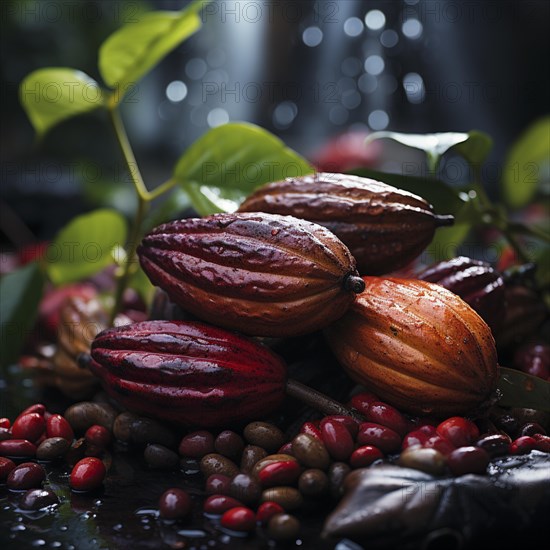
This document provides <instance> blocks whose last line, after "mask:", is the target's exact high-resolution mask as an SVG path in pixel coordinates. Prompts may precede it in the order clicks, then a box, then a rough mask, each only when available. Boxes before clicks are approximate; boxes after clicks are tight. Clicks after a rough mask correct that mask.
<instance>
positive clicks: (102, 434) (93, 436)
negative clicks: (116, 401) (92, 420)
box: [84, 424, 112, 449]
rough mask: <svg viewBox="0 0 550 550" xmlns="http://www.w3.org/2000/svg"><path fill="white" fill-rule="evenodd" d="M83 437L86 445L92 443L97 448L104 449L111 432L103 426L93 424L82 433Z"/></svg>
mask: <svg viewBox="0 0 550 550" xmlns="http://www.w3.org/2000/svg"><path fill="white" fill-rule="evenodd" d="M84 439H85V440H86V443H87V444H88V445H93V446H94V447H97V448H99V449H105V448H106V447H108V446H109V443H111V439H112V435H111V432H110V431H109V430H108V429H107V428H105V427H104V426H99V425H98V424H94V425H93V426H90V427H89V428H88V429H87V430H86V433H85V434H84Z"/></svg>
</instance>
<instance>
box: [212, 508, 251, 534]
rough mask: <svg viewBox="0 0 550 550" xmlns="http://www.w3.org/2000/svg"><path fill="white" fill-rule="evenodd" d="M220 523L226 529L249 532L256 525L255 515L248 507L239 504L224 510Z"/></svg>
mask: <svg viewBox="0 0 550 550" xmlns="http://www.w3.org/2000/svg"><path fill="white" fill-rule="evenodd" d="M220 523H221V525H222V527H225V528H226V529H231V530H232V531H243V532H245V533H250V531H253V530H254V528H255V527H256V516H255V515H254V512H253V511H252V510H251V509H250V508H246V507H245V506H239V507H237V508H231V509H230V510H227V511H226V512H224V514H223V516H222V519H221V520H220Z"/></svg>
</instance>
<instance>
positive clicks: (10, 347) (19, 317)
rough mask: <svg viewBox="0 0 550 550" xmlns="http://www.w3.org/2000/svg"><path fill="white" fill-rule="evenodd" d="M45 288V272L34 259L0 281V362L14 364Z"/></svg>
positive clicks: (5, 364)
mask: <svg viewBox="0 0 550 550" xmlns="http://www.w3.org/2000/svg"><path fill="white" fill-rule="evenodd" d="M43 287H44V275H43V273H42V271H41V270H40V267H39V265H38V264H37V263H36V262H33V263H31V264H28V265H26V266H25V267H22V268H20V269H18V270H17V271H14V272H13V273H10V274H9V275H5V276H4V277H2V280H1V281H0V332H1V337H0V349H1V356H0V362H1V366H2V367H6V366H7V365H9V364H11V363H13V362H14V361H16V360H17V358H18V357H19V352H20V351H21V347H22V346H23V344H24V342H25V339H26V337H27V336H28V334H29V330H30V329H31V327H32V325H33V323H34V319H35V317H36V312H37V310H38V304H39V303H40V298H41V296H42V289H43Z"/></svg>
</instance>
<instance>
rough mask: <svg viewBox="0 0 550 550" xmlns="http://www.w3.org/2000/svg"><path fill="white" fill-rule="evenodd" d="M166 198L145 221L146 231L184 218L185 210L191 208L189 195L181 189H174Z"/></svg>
mask: <svg viewBox="0 0 550 550" xmlns="http://www.w3.org/2000/svg"><path fill="white" fill-rule="evenodd" d="M164 197H165V198H164V200H163V201H162V202H161V203H160V204H159V205H158V206H155V208H153V209H152V210H151V212H150V214H149V215H148V216H147V218H146V219H145V222H144V223H143V228H144V229H145V231H149V230H151V229H153V227H156V226H157V225H160V224H161V223H166V222H167V221H170V220H173V219H176V218H181V217H183V214H184V212H185V210H187V209H189V208H190V207H191V199H190V198H189V194H188V193H186V192H185V191H184V190H183V189H181V188H179V187H176V188H174V189H172V191H171V192H170V193H169V194H168V195H165V196H164Z"/></svg>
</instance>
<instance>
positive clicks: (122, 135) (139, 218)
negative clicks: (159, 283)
mask: <svg viewBox="0 0 550 550" xmlns="http://www.w3.org/2000/svg"><path fill="white" fill-rule="evenodd" d="M109 114H110V117H111V122H112V123H113V128H114V130H115V134H116V137H117V140H118V144H119V145H120V149H121V151H122V155H123V157H124V160H125V161H126V166H127V168H128V172H129V173H130V177H131V178H132V183H133V184H134V188H135V190H136V193H137V199H138V206H137V212H136V216H135V218H134V220H133V222H132V229H131V231H130V236H129V239H128V244H127V246H128V249H127V251H126V260H125V262H124V266H123V268H122V273H121V274H120V275H118V280H117V285H116V289H115V303H114V305H113V309H112V311H111V316H110V325H111V326H112V325H113V323H114V320H115V317H116V316H117V314H118V313H119V312H120V310H121V308H122V300H123V296H124V291H125V290H126V287H127V285H128V281H129V280H130V275H131V270H132V266H133V265H134V264H135V261H136V250H137V247H138V243H139V239H140V236H141V235H140V233H141V225H142V223H143V219H144V217H145V215H146V213H147V211H148V209H149V203H150V202H151V197H150V193H149V192H148V191H147V188H146V187H145V183H144V182H143V178H142V177H141V173H140V171H139V168H138V165H137V162H136V158H135V157H134V152H133V151H132V146H131V145H130V142H129V140H128V136H127V134H126V130H125V128H124V124H123V122H122V118H121V117H120V113H119V112H118V110H117V109H116V107H112V108H110V109H109Z"/></svg>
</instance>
